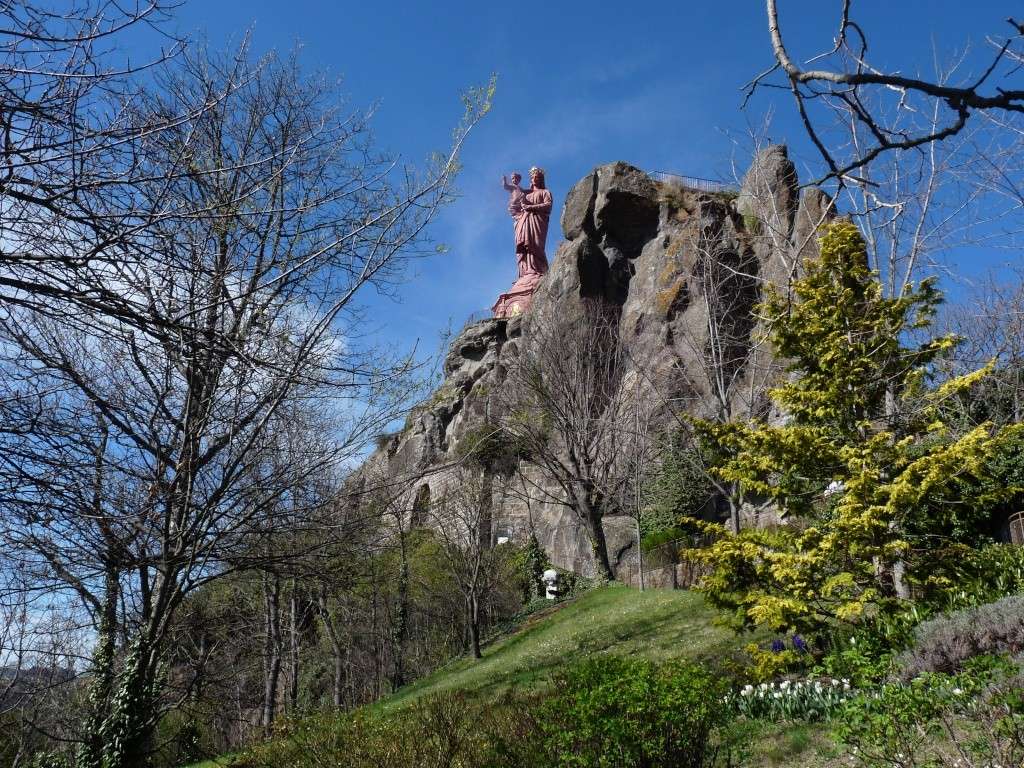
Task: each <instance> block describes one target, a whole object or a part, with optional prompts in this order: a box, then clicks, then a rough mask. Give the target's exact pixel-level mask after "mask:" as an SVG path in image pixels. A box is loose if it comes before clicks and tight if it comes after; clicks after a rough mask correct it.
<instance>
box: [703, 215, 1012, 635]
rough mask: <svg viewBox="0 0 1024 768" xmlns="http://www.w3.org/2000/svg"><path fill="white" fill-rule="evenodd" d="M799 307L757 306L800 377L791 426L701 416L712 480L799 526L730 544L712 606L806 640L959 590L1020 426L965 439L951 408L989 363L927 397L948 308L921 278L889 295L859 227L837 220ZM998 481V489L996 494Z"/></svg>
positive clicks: (724, 547)
mask: <svg viewBox="0 0 1024 768" xmlns="http://www.w3.org/2000/svg"><path fill="white" fill-rule="evenodd" d="M805 268H806V272H805V274H804V275H803V276H802V277H801V278H799V279H798V280H796V281H795V282H794V284H793V297H792V299H790V298H789V297H787V296H784V295H782V294H781V293H780V292H779V291H777V290H774V289H772V288H769V289H768V290H767V294H766V298H765V300H764V302H763V303H762V305H761V307H760V312H761V314H762V316H763V317H764V318H765V322H766V327H767V329H768V338H769V340H770V341H771V343H772V344H773V346H774V348H775V350H776V354H777V355H778V356H779V358H781V359H782V360H785V361H787V371H788V373H789V374H790V375H789V376H788V377H787V379H786V380H785V381H783V382H782V383H781V384H780V385H779V386H778V387H777V388H775V389H774V390H773V391H772V393H771V395H772V399H773V400H774V402H775V403H776V404H777V405H778V406H779V407H780V408H781V409H782V410H783V411H784V412H785V414H786V417H785V419H784V420H783V422H782V423H781V424H778V423H776V424H770V423H767V422H761V423H756V424H753V425H751V424H735V423H734V424H719V423H714V422H698V423H697V428H698V431H699V432H700V433H701V434H702V435H703V436H704V437H705V439H708V440H710V441H713V442H714V443H716V444H717V445H718V446H719V448H720V449H721V451H722V455H723V459H722V461H721V463H720V464H719V465H718V466H717V467H716V468H715V470H714V471H715V472H716V473H717V474H718V476H719V477H721V478H722V479H724V480H730V481H737V482H739V483H740V484H741V486H742V488H743V489H744V492H745V493H747V494H753V495H756V496H760V497H763V498H768V499H771V500H772V501H773V502H774V503H775V504H776V505H777V506H778V509H779V511H780V514H781V515H782V516H783V518H784V519H788V521H789V522H791V523H792V524H791V525H786V526H783V527H781V528H778V529H775V530H769V531H764V530H760V531H758V530H753V531H744V532H742V533H740V534H739V535H735V536H730V535H726V536H724V537H723V538H721V539H719V541H718V542H717V543H716V544H715V545H713V546H712V547H711V548H710V549H708V550H706V551H704V552H703V553H702V554H700V555H699V557H701V559H703V560H704V561H705V562H706V563H708V564H709V565H710V566H711V567H712V572H711V574H710V576H709V577H708V578H707V579H706V582H705V587H706V590H707V592H708V594H709V596H710V597H711V599H712V601H713V602H715V603H716V604H718V605H719V606H720V607H724V608H728V609H730V610H732V611H734V613H735V617H736V619H737V622H738V623H740V624H742V625H744V626H752V625H764V626H768V627H770V628H773V629H775V630H800V631H808V630H813V629H814V628H817V627H820V626H821V625H822V623H823V622H828V621H832V620H846V621H857V620H859V619H860V618H862V617H863V616H865V615H866V614H869V613H873V612H876V611H877V610H879V609H880V608H881V609H884V608H890V607H892V606H894V605H895V604H896V600H895V598H897V597H905V596H907V589H908V588H914V589H916V590H918V591H919V592H921V593H929V594H934V593H935V592H937V591H938V592H941V590H943V589H945V588H947V587H949V586H950V585H951V583H952V580H951V579H949V578H947V577H946V576H945V575H944V574H946V573H948V572H949V570H950V568H951V567H952V566H953V565H954V561H955V560H956V559H957V558H958V557H959V555H960V554H962V552H963V548H964V547H968V546H970V545H971V544H972V543H975V542H972V541H971V537H972V534H973V532H975V531H976V530H977V526H974V525H973V524H972V523H973V522H974V521H975V520H976V519H977V518H978V517H979V516H980V515H982V514H983V513H984V511H985V509H986V508H987V506H989V505H991V504H992V503H993V502H994V501H995V498H994V497H995V496H996V495H999V494H1001V493H1008V492H1010V491H1009V489H1001V490H997V491H993V492H992V493H989V494H985V493H981V494H969V495H965V494H964V493H963V488H964V487H965V484H966V485H969V486H971V487H977V488H981V487H984V486H985V478H986V477H987V476H988V474H990V463H991V458H992V457H993V456H994V455H996V454H997V453H998V452H999V451H1000V450H1001V448H1002V446H1004V445H1005V444H1006V443H1007V442H1008V441H1011V440H1014V439H1015V438H1016V437H1017V436H1019V434H1020V430H1021V429H1022V426H1021V425H1011V426H1006V427H1001V428H999V427H995V426H993V425H992V424H991V423H983V424H979V425H977V426H975V427H973V428H971V429H969V430H967V431H964V432H963V433H956V432H954V430H952V429H950V427H949V425H948V424H947V423H946V422H945V421H943V419H942V415H941V414H942V408H941V404H942V403H943V402H944V401H945V400H946V399H948V398H949V397H951V396H954V395H962V394H963V393H964V392H965V391H967V390H968V389H969V388H971V387H972V386H973V385H974V384H975V383H977V382H978V381H979V380H981V379H982V378H984V377H985V376H986V375H988V373H989V372H990V368H991V367H990V366H989V367H987V368H984V369H981V370H978V371H975V372H973V373H971V374H968V375H966V376H961V377H958V378H955V379H951V380H949V381H947V382H945V383H944V384H942V385H941V386H938V387H934V388H931V389H929V388H928V376H929V373H930V370H931V368H932V364H933V363H934V362H935V360H936V359H937V358H938V357H939V356H940V355H941V354H943V353H944V352H945V351H946V350H949V349H951V348H952V347H953V346H954V345H955V344H956V339H955V338H954V337H952V336H943V337H939V338H931V339H928V340H926V341H924V342H923V343H919V344H915V343H913V342H912V341H911V337H912V336H914V335H916V332H920V331H922V330H924V329H926V328H927V327H928V326H929V324H930V321H931V318H932V317H933V315H934V311H935V308H936V306H937V305H938V304H939V302H940V301H941V296H940V294H939V292H938V291H937V289H936V287H935V285H934V282H933V281H931V280H926V281H924V282H922V283H921V284H920V285H919V286H918V287H917V288H916V289H911V288H910V287H909V286H908V289H907V290H906V291H905V292H904V293H903V295H902V296H900V297H896V298H886V297H884V296H883V294H882V289H881V285H880V283H879V281H878V276H877V274H876V273H875V272H873V271H872V270H871V269H870V268H869V265H868V262H867V256H866V253H865V249H864V241H863V239H862V238H861V235H860V233H859V231H858V230H857V228H856V227H855V226H854V225H853V224H851V223H850V222H849V221H838V222H836V223H834V224H833V225H831V226H830V228H829V229H828V231H827V232H826V233H825V235H824V237H823V238H822V241H821V248H820V256H819V257H817V258H815V259H810V260H808V262H807V263H806V265H805ZM990 487H991V485H990Z"/></svg>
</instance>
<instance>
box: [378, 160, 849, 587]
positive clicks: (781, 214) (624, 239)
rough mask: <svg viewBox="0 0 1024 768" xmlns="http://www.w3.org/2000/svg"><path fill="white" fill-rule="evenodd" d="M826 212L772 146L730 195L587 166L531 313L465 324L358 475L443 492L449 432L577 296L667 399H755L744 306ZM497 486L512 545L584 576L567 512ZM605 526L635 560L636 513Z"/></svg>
mask: <svg viewBox="0 0 1024 768" xmlns="http://www.w3.org/2000/svg"><path fill="white" fill-rule="evenodd" d="M831 215H832V206H831V201H830V199H829V198H828V196H827V195H825V194H824V193H823V192H821V191H820V190H817V189H813V188H812V189H807V190H804V191H803V194H800V193H799V189H798V183H797V175H796V170H795V168H794V166H793V164H792V162H791V161H790V160H789V158H788V156H787V152H786V148H785V147H784V146H781V145H775V146H770V147H768V148H767V149H765V150H763V151H762V152H760V153H759V154H758V155H757V157H756V158H755V159H754V162H753V163H752V165H751V168H750V169H749V171H748V172H747V174H746V176H745V177H744V179H743V181H742V184H741V185H740V188H739V190H738V192H736V191H732V192H730V191H721V192H710V193H709V192H702V191H699V190H697V189H694V188H692V187H690V186H688V185H687V182H686V181H685V180H679V181H673V180H671V179H670V180H668V181H655V180H654V179H652V178H651V177H650V176H648V175H647V174H645V173H644V172H643V171H641V170H639V169H637V168H634V167H632V166H630V165H628V164H626V163H622V162H617V163H612V164H609V165H602V166H599V167H597V168H595V169H594V170H593V171H592V172H591V173H589V174H588V175H587V176H586V177H584V178H583V179H581V180H580V181H579V182H577V183H576V185H575V186H574V187H573V188H572V190H571V191H570V192H569V194H568V196H567V198H566V200H565V203H564V206H563V208H562V212H561V229H562V233H563V235H564V237H565V239H564V240H563V241H562V242H561V244H560V245H559V246H558V248H557V251H556V252H555V256H554V259H553V264H552V267H551V270H550V271H549V273H548V274H547V275H546V277H545V278H544V280H543V282H542V284H541V286H540V287H539V289H538V292H537V294H536V295H535V296H534V299H533V304H532V306H531V307H530V309H529V310H528V311H527V312H526V313H524V314H523V315H520V316H516V317H512V318H508V319H487V320H482V321H479V322H476V323H472V324H470V325H468V326H467V327H466V328H464V329H463V330H462V332H461V333H459V335H458V336H457V337H456V338H455V340H454V341H453V342H452V344H451V348H450V351H449V353H448V355H447V358H446V359H445V362H444V377H445V378H444V383H443V384H442V386H441V387H440V388H439V389H438V390H437V391H436V392H435V393H434V395H433V397H432V398H430V399H429V400H428V401H427V402H425V403H423V404H421V405H420V406H419V407H417V408H416V409H414V410H413V412H412V413H411V414H410V416H409V418H408V420H407V422H406V425H405V428H404V429H403V430H402V431H401V432H399V433H398V434H395V435H392V436H390V437H388V438H387V439H386V440H384V441H382V444H381V446H380V448H379V449H378V450H377V451H376V452H375V453H374V454H373V455H372V456H371V457H370V458H369V459H368V461H367V463H366V465H365V466H364V470H363V471H368V470H369V469H373V470H374V471H375V472H377V473H382V474H384V475H385V476H388V477H390V478H393V479H394V480H396V481H399V482H405V483H407V484H408V499H409V504H408V507H409V510H410V514H412V515H415V514H417V512H416V508H417V507H418V506H420V507H421V506H423V505H425V504H426V503H428V500H429V498H430V497H431V495H434V497H435V498H436V494H437V493H438V492H440V491H441V490H442V489H443V487H444V484H445V482H446V477H447V470H446V469H445V467H446V466H448V465H450V464H451V463H452V462H453V461H454V460H455V459H456V458H457V457H458V455H459V454H458V448H459V443H460V439H462V438H464V437H465V436H466V435H468V434H470V433H472V431H473V430H474V429H476V428H478V427H480V425H482V424H484V423H487V421H488V419H489V418H490V413H491V410H492V408H493V407H494V406H495V402H494V398H495V393H496V392H497V391H498V390H499V388H501V386H502V384H503V382H505V379H506V376H507V372H508V371H509V369H510V368H511V366H512V365H513V364H514V360H515V358H516V356H517V355H518V354H519V353H520V350H521V349H523V348H524V345H528V344H530V340H531V335H533V334H535V333H536V329H538V328H540V327H542V326H543V325H544V324H545V323H550V322H552V318H554V317H557V316H560V315H563V314H565V313H572V312H574V311H577V310H578V309H579V307H580V305H581V303H582V302H585V301H587V300H588V299H597V298H600V299H603V300H604V301H605V302H608V303H609V304H610V305H612V306H614V307H616V308H617V310H618V311H617V312H616V313H615V314H616V318H617V323H618V333H619V339H620V342H621V343H622V344H624V345H626V346H627V348H628V349H629V352H630V354H629V360H630V361H631V364H632V365H634V366H636V367H637V368H638V369H640V370H641V371H642V374H643V378H644V380H645V381H649V382H654V381H657V382H660V383H661V385H662V386H664V387H667V389H668V391H667V392H664V393H662V394H663V396H667V397H668V398H670V399H671V400H672V402H674V403H678V404H680V407H681V408H682V409H684V410H686V411H688V412H691V413H696V414H701V415H718V416H723V415H728V414H730V413H732V414H739V415H742V414H743V413H748V412H749V411H750V410H751V409H753V410H758V409H762V408H764V407H765V403H764V401H763V400H764V398H763V394H762V393H763V389H764V388H763V386H760V384H763V382H764V381H765V380H767V378H769V377H770V376H771V375H773V374H772V370H773V365H772V360H771V358H770V355H769V354H768V353H767V351H765V350H761V349H759V348H758V347H757V346H756V344H755V343H754V338H755V337H756V333H757V327H756V325H757V324H756V319H755V317H754V314H753V312H752V309H753V307H754V306H755V305H756V303H757V302H758V301H759V299H760V296H761V291H762V287H763V285H764V284H765V283H772V284H774V285H776V286H779V287H780V288H783V289H784V288H785V286H786V285H787V284H788V282H789V281H790V279H791V278H792V276H793V274H794V273H795V271H796V270H797V269H798V265H799V263H800V260H801V259H802V258H803V257H804V256H805V255H806V254H807V253H808V251H809V249H813V248H814V247H816V242H817V240H816V236H815V235H816V232H817V230H818V229H819V227H820V226H821V224H823V223H824V222H825V221H827V220H828V219H829V218H830V217H831ZM723 338H724V339H726V341H725V342H723V341H722V339H723ZM716 345H717V346H716ZM712 350H714V351H715V354H714V355H712V354H711V351H712ZM712 358H714V359H715V360H717V363H716V364H715V365H709V360H710V359H712ZM724 379H728V381H727V386H723V381H724ZM521 469H522V470H523V471H524V472H525V473H526V475H527V477H529V479H530V482H531V483H536V484H542V485H543V484H545V483H547V484H548V485H549V486H550V481H549V480H548V479H547V478H545V477H543V475H542V474H540V473H539V472H538V471H537V470H536V469H535V468H531V467H523V468H521ZM494 487H495V498H494V499H493V508H494V510H495V511H496V512H495V515H494V525H493V530H492V531H491V536H492V538H493V539H494V540H498V539H500V538H511V539H512V540H522V539H523V538H525V537H526V536H528V535H529V530H530V528H531V527H532V528H533V530H534V531H535V533H536V535H537V538H538V540H539V541H540V543H541V545H542V546H543V547H544V549H545V550H546V552H547V554H548V557H549V558H550V559H551V561H552V562H553V563H554V564H555V565H557V566H559V567H562V568H566V569H571V570H573V571H576V572H577V573H582V574H584V575H592V574H593V573H594V563H593V556H592V554H591V547H590V543H589V540H588V538H587V536H586V533H585V531H584V529H583V528H582V526H581V524H580V522H579V521H578V520H577V519H576V518H575V516H574V515H573V513H572V512H571V511H570V510H569V509H568V508H567V507H565V506H563V505H560V504H556V503H552V502H550V501H546V500H542V499H537V498H535V499H532V500H531V499H528V498H526V496H528V494H526V495H524V494H522V493H516V494H512V493H508V492H505V491H502V490H501V489H502V488H503V486H502V485H501V484H496V485H495V486H494ZM604 527H605V532H606V536H607V539H608V549H609V554H610V556H611V559H612V560H613V563H622V562H624V561H625V560H627V559H629V558H631V557H632V556H633V550H634V548H635V537H634V533H633V530H632V521H631V520H630V519H629V518H625V517H606V518H605V526H604Z"/></svg>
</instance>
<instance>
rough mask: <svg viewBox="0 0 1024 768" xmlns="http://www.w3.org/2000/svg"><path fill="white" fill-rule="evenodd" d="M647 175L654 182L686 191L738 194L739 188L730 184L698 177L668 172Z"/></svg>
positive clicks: (648, 172)
mask: <svg viewBox="0 0 1024 768" xmlns="http://www.w3.org/2000/svg"><path fill="white" fill-rule="evenodd" d="M647 175H648V176H650V177H651V178H652V179H654V180H655V181H660V182H663V183H666V184H676V185H678V186H680V187H685V188H687V189H695V190H697V191H698V192H712V193H715V192H718V193H722V192H725V193H729V192H731V193H734V194H735V193H738V192H739V187H738V186H737V185H736V184H735V183H732V182H726V181H717V180H715V179H702V178H701V177H699V176H684V175H682V174H680V173H669V172H668V171H647Z"/></svg>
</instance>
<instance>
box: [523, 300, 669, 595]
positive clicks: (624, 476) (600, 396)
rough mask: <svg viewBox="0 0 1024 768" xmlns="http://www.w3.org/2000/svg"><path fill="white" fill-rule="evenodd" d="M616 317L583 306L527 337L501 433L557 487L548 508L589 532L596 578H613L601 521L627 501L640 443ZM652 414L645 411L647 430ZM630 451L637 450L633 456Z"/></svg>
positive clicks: (609, 310)
mask: <svg viewBox="0 0 1024 768" xmlns="http://www.w3.org/2000/svg"><path fill="white" fill-rule="evenodd" d="M615 313H616V309H615V308H614V307H612V306H609V305H606V304H604V303H603V302H601V301H600V300H597V301H595V302H594V303H590V302H588V303H587V304H586V306H585V308H584V311H582V312H581V313H580V314H579V315H578V316H568V317H562V318H557V319H554V320H552V321H550V322H548V323H547V324H545V325H544V326H540V327H534V328H532V329H531V333H530V336H529V338H528V341H527V343H526V344H525V345H524V347H525V348H524V350H523V352H522V354H521V357H520V359H519V361H518V363H517V365H516V368H515V369H514V370H513V371H511V372H510V378H509V384H508V386H507V387H506V389H507V391H508V392H510V393H515V397H516V398H518V399H515V400H514V401H511V402H509V403H506V404H505V405H504V409H505V411H506V413H507V415H506V417H505V421H504V423H503V427H504V428H505V429H506V430H507V431H508V432H509V433H510V434H511V435H513V436H514V438H515V440H516V441H517V443H518V444H519V447H520V451H521V454H522V456H523V458H524V460H525V461H526V462H527V463H529V464H532V465H534V466H536V467H538V468H539V469H541V470H542V471H543V472H544V474H545V475H546V476H547V477H549V478H550V479H551V480H553V481H554V484H555V487H556V488H557V490H556V491H555V492H551V491H549V490H547V489H545V488H543V487H536V489H535V490H536V492H537V493H539V494H541V495H542V496H543V497H544V498H545V500H547V501H549V502H552V503H556V504H563V505H565V506H567V507H569V508H570V509H571V510H572V511H573V513H574V514H575V515H576V516H577V517H578V518H579V519H580V521H581V523H582V524H583V525H584V527H585V528H586V530H587V533H588V535H589V536H590V540H591V544H592V546H593V551H594V558H595V561H596V564H597V568H598V572H599V573H600V575H601V576H602V577H604V578H607V579H612V578H614V576H615V574H614V571H613V568H612V563H611V561H610V560H609V556H608V549H607V545H606V542H605V534H604V528H603V524H602V520H603V518H604V517H605V515H607V514H615V513H623V512H625V511H626V509H627V507H628V499H629V498H630V497H631V496H632V492H631V486H630V482H631V479H633V478H634V476H635V472H634V469H635V467H634V465H633V464H634V461H635V460H636V459H637V457H638V456H639V455H640V454H641V453H642V449H643V445H644V444H643V441H638V440H637V431H636V421H637V418H636V416H637V414H636V413H634V409H635V408H636V407H639V406H640V405H641V403H638V402H637V401H636V399H635V398H634V397H633V395H634V393H635V392H636V388H634V387H631V386H628V385H627V386H624V385H623V383H624V376H625V375H626V373H627V370H628V368H629V365H628V360H629V358H628V355H627V352H626V350H625V349H624V348H623V347H622V345H621V343H620V340H619V328H618V323H617V321H616V315H615ZM648 417H649V414H648V413H647V412H646V411H645V413H644V417H643V419H642V421H643V422H644V427H643V428H644V430H646V423H647V419H648ZM631 448H635V449H636V450H631Z"/></svg>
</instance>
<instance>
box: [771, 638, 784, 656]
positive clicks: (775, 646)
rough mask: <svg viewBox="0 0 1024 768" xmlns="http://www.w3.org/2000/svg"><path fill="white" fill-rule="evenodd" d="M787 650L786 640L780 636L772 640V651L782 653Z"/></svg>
mask: <svg viewBox="0 0 1024 768" xmlns="http://www.w3.org/2000/svg"><path fill="white" fill-rule="evenodd" d="M784 650H786V641H785V640H781V639H779V638H775V639H774V640H772V653H782V652H783V651H784Z"/></svg>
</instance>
